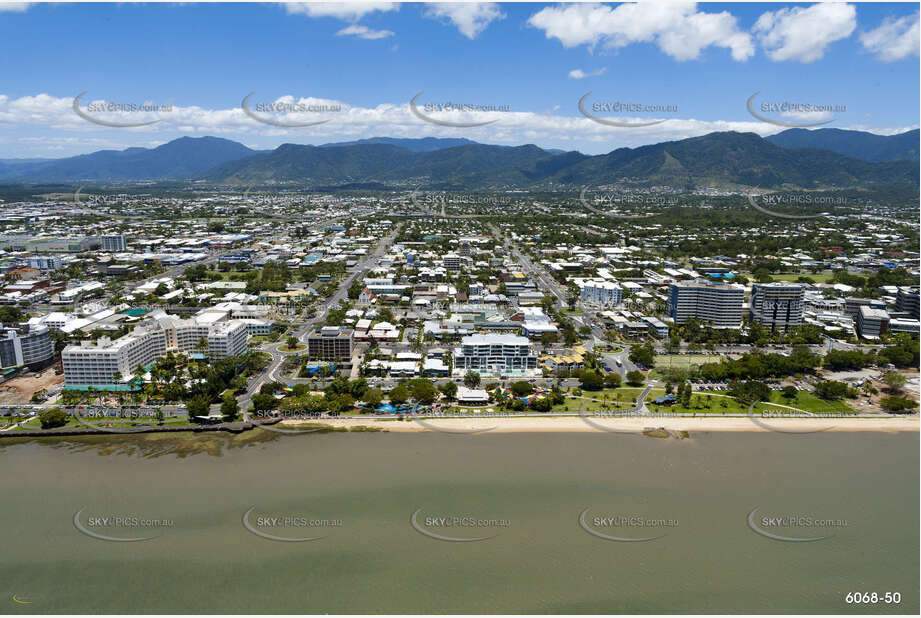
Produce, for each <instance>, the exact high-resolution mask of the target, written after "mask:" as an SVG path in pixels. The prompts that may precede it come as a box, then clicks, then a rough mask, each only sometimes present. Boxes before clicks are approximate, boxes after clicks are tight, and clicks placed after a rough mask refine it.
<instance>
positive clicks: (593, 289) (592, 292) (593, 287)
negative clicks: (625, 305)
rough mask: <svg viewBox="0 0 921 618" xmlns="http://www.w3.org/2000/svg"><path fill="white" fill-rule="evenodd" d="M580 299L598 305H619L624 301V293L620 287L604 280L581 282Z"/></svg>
mask: <svg viewBox="0 0 921 618" xmlns="http://www.w3.org/2000/svg"><path fill="white" fill-rule="evenodd" d="M579 288H580V292H579V297H580V298H581V299H582V300H584V301H586V302H590V303H595V304H598V305H619V304H620V303H622V302H623V300H624V292H623V290H622V289H621V288H620V286H619V285H617V284H616V283H613V282H611V281H605V280H603V279H588V280H586V281H580V282H579Z"/></svg>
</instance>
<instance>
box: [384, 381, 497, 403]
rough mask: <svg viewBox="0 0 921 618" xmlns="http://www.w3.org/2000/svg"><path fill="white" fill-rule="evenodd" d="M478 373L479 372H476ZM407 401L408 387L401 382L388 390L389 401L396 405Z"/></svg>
mask: <svg viewBox="0 0 921 618" xmlns="http://www.w3.org/2000/svg"><path fill="white" fill-rule="evenodd" d="M478 375H479V374H478ZM407 401H409V389H408V388H406V386H404V385H403V384H400V385H398V386H397V387H396V388H393V389H391V391H390V403H391V404H393V405H395V406H398V405H400V404H403V403H406V402H407Z"/></svg>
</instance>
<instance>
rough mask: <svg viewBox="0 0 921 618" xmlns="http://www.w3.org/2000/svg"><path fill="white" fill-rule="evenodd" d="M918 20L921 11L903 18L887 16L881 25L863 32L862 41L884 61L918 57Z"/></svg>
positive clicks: (919, 45) (919, 38)
mask: <svg viewBox="0 0 921 618" xmlns="http://www.w3.org/2000/svg"><path fill="white" fill-rule="evenodd" d="M918 21H919V13H915V14H914V15H906V16H905V17H902V18H901V19H892V18H886V19H885V20H883V23H882V24H881V25H880V26H879V27H877V28H875V29H873V30H870V31H869V32H864V33H863V34H861V35H860V43H861V44H862V45H863V46H864V49H866V50H867V51H870V52H872V53H874V54H876V58H877V59H878V60H882V61H883V62H892V61H894V60H902V59H903V58H907V57H909V56H916V57H917V56H918V48H919V47H921V36H919V32H921V28H919V24H918Z"/></svg>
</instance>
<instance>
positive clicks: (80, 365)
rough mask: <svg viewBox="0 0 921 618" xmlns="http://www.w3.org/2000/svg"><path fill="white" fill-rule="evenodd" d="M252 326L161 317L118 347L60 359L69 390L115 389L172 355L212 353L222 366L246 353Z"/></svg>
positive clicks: (77, 348) (71, 351)
mask: <svg viewBox="0 0 921 618" xmlns="http://www.w3.org/2000/svg"><path fill="white" fill-rule="evenodd" d="M246 338H247V324H246V323H245V322H243V321H242V320H230V321H225V322H200V321H198V320H196V319H195V318H192V319H187V320H183V319H179V318H176V317H174V316H170V315H167V314H165V313H164V312H162V311H160V312H156V314H155V315H153V316H152V317H151V318H149V319H147V320H145V321H144V323H142V324H141V326H138V327H137V328H135V329H134V330H133V331H132V332H130V333H128V334H127V335H125V336H123V337H119V338H118V339H115V340H114V341H113V340H111V339H109V338H108V337H101V338H100V339H99V340H98V341H96V342H95V343H92V342H83V343H81V344H80V345H69V346H67V347H66V348H64V351H63V352H62V353H61V361H62V364H63V365H64V378H65V381H66V383H67V385H68V386H73V385H109V384H115V383H116V381H117V380H116V378H117V377H118V376H117V375H116V374H121V376H122V379H126V378H128V376H130V375H132V374H133V373H134V370H135V368H136V367H137V366H138V365H148V364H150V363H152V362H154V361H156V360H157V359H159V358H161V357H163V356H165V355H166V353H167V352H170V351H176V352H185V353H196V352H202V353H207V355H208V358H210V359H213V360H219V359H222V358H226V357H228V356H236V355H239V354H243V353H244V352H246Z"/></svg>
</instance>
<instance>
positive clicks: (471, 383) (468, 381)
mask: <svg viewBox="0 0 921 618" xmlns="http://www.w3.org/2000/svg"><path fill="white" fill-rule="evenodd" d="M479 385H480V374H479V373H477V372H476V371H468V372H467V373H466V374H465V375H464V386H466V387H467V388H476V387H478V386H479Z"/></svg>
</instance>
